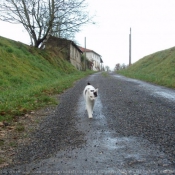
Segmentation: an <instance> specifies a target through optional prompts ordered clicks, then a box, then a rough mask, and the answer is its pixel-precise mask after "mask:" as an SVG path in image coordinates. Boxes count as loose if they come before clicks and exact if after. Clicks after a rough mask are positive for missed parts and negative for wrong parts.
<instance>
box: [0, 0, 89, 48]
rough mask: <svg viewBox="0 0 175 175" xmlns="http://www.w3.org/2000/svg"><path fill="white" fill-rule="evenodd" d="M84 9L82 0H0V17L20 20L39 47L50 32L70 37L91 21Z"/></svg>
mask: <svg viewBox="0 0 175 175" xmlns="http://www.w3.org/2000/svg"><path fill="white" fill-rule="evenodd" d="M86 9H87V4H86V3H85V0H1V2H0V20H2V21H7V22H10V23H21V24H22V25H23V26H24V28H25V29H26V31H27V32H28V34H29V36H30V39H31V44H32V45H33V46H34V47H39V46H40V45H41V44H42V42H43V41H44V40H45V39H46V38H47V37H48V36H49V35H50V34H51V35H54V36H57V37H61V38H69V39H70V38H72V37H73V36H74V34H75V33H76V32H78V31H79V30H80V27H81V26H82V25H83V24H87V23H89V22H92V17H89V13H88V11H86Z"/></svg>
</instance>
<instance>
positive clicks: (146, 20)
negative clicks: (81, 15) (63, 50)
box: [0, 0, 175, 69]
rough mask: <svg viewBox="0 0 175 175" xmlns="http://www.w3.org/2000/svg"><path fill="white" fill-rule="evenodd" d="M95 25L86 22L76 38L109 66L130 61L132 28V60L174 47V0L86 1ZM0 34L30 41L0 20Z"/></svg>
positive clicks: (19, 29) (15, 28) (20, 29)
mask: <svg viewBox="0 0 175 175" xmlns="http://www.w3.org/2000/svg"><path fill="white" fill-rule="evenodd" d="M87 2H88V3H89V10H90V14H96V17H95V18H94V21H95V22H96V24H95V25H86V26H84V27H82V31H81V32H80V33H78V34H77V35H76V38H75V40H76V41H77V42H78V43H79V44H80V45H81V46H82V47H84V38H85V37H86V42H87V43H86V47H87V48H88V49H92V50H94V51H95V52H97V53H99V54H100V55H101V56H102V59H103V61H104V65H105V66H106V65H108V66H110V68H111V69H113V68H114V67H115V64H117V63H121V64H122V63H125V64H128V62H129V33H130V27H131V29H132V33H131V34H132V63H134V62H136V61H138V60H139V59H141V58H142V57H144V56H146V55H149V54H151V53H154V52H157V51H160V50H164V49H167V48H170V47H174V46H175V0H87ZM0 35H1V36H4V37H7V38H11V39H14V40H17V41H21V42H24V43H27V44H29V43H30V40H29V37H28V35H27V33H26V32H25V30H24V29H23V28H22V27H20V25H16V26H15V25H10V24H8V23H3V22H0Z"/></svg>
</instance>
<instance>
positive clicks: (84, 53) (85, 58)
mask: <svg viewBox="0 0 175 175" xmlns="http://www.w3.org/2000/svg"><path fill="white" fill-rule="evenodd" d="M84 48H85V52H84V56H85V58H84V70H85V71H86V37H85V38H84Z"/></svg>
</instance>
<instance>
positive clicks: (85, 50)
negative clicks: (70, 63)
mask: <svg viewBox="0 0 175 175" xmlns="http://www.w3.org/2000/svg"><path fill="white" fill-rule="evenodd" d="M79 48H80V50H81V51H82V52H93V53H95V54H96V55H98V56H99V57H100V62H101V63H103V60H102V58H101V57H102V56H101V55H100V54H98V53H97V52H95V51H93V50H91V49H87V48H83V47H81V46H79Z"/></svg>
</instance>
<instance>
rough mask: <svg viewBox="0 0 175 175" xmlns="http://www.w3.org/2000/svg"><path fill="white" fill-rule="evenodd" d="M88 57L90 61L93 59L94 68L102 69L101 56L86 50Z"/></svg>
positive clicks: (96, 69)
mask: <svg viewBox="0 0 175 175" xmlns="http://www.w3.org/2000/svg"><path fill="white" fill-rule="evenodd" d="M86 58H88V59H89V61H93V63H94V65H93V70H94V71H98V70H100V56H99V55H98V54H96V53H94V52H86Z"/></svg>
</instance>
